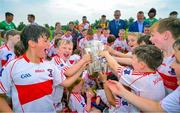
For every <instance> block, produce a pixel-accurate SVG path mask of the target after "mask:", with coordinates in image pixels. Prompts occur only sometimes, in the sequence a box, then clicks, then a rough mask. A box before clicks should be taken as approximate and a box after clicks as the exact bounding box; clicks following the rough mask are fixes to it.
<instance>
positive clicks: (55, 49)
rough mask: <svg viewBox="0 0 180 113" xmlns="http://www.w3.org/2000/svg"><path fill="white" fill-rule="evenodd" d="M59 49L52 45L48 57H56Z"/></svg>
mask: <svg viewBox="0 0 180 113" xmlns="http://www.w3.org/2000/svg"><path fill="white" fill-rule="evenodd" d="M57 49H58V48H57V47H56V46H55V45H54V44H53V45H51V46H50V48H49V49H48V53H47V55H48V56H49V57H54V56H56V55H57V53H58V52H57Z"/></svg>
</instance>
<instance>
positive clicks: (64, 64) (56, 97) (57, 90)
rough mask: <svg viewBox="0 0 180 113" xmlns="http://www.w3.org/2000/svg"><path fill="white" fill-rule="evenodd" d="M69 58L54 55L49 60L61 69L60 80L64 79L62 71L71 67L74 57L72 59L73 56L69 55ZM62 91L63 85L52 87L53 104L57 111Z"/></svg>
mask: <svg viewBox="0 0 180 113" xmlns="http://www.w3.org/2000/svg"><path fill="white" fill-rule="evenodd" d="M70 58H71V59H69V60H67V61H64V60H63V58H61V57H60V56H55V57H53V59H52V60H51V62H52V63H53V64H55V65H56V66H57V67H58V69H59V70H60V71H61V75H62V76H61V77H62V80H63V81H64V80H65V79H66V76H65V74H64V72H65V71H66V70H67V69H68V68H69V67H71V66H72V65H73V64H74V63H75V62H76V61H75V60H76V59H73V58H75V57H73V56H72V57H70ZM63 91H64V87H62V86H56V87H54V89H53V93H52V96H53V101H54V105H55V108H56V110H57V111H59V110H61V108H62V107H61V100H62V96H63Z"/></svg>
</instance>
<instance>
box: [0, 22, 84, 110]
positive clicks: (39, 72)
mask: <svg viewBox="0 0 180 113" xmlns="http://www.w3.org/2000/svg"><path fill="white" fill-rule="evenodd" d="M48 37H49V31H48V30H47V29H45V28H44V27H41V26H38V25H29V26H26V27H25V28H24V30H23V31H22V34H21V41H22V42H23V45H24V48H25V51H26V52H25V54H24V55H22V57H19V58H17V59H15V60H13V61H11V62H10V63H8V64H7V66H6V67H5V69H4V71H3V73H2V77H1V78H0V94H1V95H4V94H6V93H9V92H11V95H12V102H13V111H14V112H36V113H37V112H53V113H55V112H56V111H55V108H54V106H53V100H52V95H51V94H52V89H53V86H57V85H61V86H64V87H69V86H70V85H71V84H72V83H73V82H75V81H76V79H77V78H78V77H79V76H80V74H75V75H74V76H73V77H71V78H68V79H66V80H64V81H63V80H62V75H61V72H60V71H59V70H58V68H57V67H56V66H55V65H53V64H52V63H51V62H49V61H43V58H44V57H45V49H47V48H48V46H49V40H48ZM84 62H86V61H84ZM67 76H68V75H67ZM0 100H1V101H0V105H1V106H0V111H2V112H11V109H10V108H9V106H8V105H7V104H6V102H5V100H4V98H2V97H0Z"/></svg>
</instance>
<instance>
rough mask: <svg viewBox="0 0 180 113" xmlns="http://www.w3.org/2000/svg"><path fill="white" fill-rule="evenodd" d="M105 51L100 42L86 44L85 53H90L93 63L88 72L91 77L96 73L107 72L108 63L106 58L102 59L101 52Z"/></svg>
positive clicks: (93, 41)
mask: <svg viewBox="0 0 180 113" xmlns="http://www.w3.org/2000/svg"><path fill="white" fill-rule="evenodd" d="M103 50H104V45H103V44H102V43H101V42H100V41H98V40H92V41H89V42H87V43H86V44H85V48H84V52H85V53H90V54H91V56H92V63H91V64H89V67H88V72H89V74H90V75H92V74H94V73H95V72H107V63H106V60H105V58H102V57H100V56H99V55H98V54H99V52H101V51H103Z"/></svg>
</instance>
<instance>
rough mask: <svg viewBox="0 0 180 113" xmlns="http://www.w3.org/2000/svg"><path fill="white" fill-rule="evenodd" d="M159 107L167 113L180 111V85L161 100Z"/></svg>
mask: <svg viewBox="0 0 180 113" xmlns="http://www.w3.org/2000/svg"><path fill="white" fill-rule="evenodd" d="M160 104H161V107H162V108H163V110H164V111H166V112H168V113H178V112H180V86H179V87H178V88H177V89H176V90H175V91H174V92H172V93H171V94H169V95H168V96H167V97H165V98H164V99H163V100H162V101H161V103H160Z"/></svg>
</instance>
